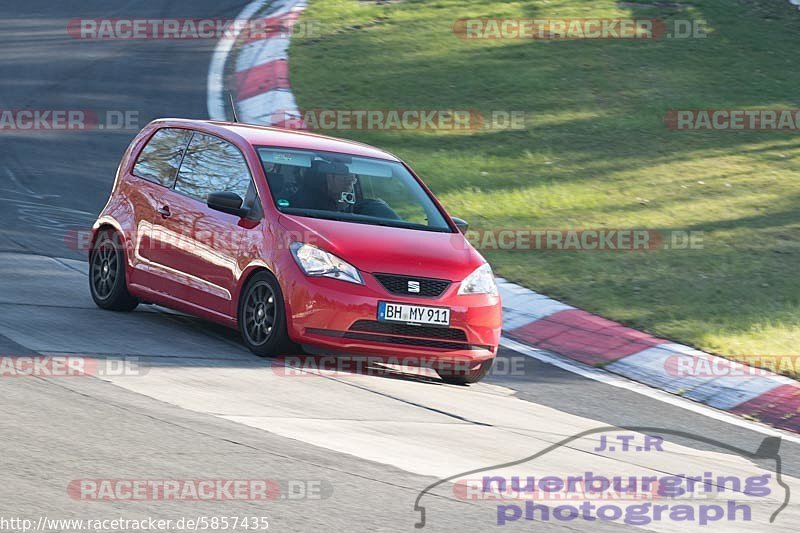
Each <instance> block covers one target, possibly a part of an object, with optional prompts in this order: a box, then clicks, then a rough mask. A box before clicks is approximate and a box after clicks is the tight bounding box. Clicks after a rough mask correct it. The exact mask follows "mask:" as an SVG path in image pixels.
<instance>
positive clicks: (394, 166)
mask: <svg viewBox="0 0 800 533" xmlns="http://www.w3.org/2000/svg"><path fill="white" fill-rule="evenodd" d="M258 153H259V156H260V158H261V163H262V165H263V166H264V173H265V174H266V176H267V182H268V183H269V188H270V191H272V199H273V201H274V202H275V205H276V206H277V208H278V210H280V211H281V212H282V213H286V214H289V215H299V216H305V217H313V218H325V219H331V220H340V221H345V222H354V223H359V224H372V225H376V226H391V227H398V228H408V229H417V230H425V231H439V232H448V233H449V232H452V231H453V230H452V229H451V228H450V226H449V225H448V223H447V222H446V220H445V218H444V216H443V215H442V213H441V212H440V211H439V209H438V208H437V207H436V205H435V204H434V203H433V200H431V198H430V196H429V195H428V194H427V192H426V191H425V190H424V189H423V188H422V187H421V186H420V184H419V182H417V180H416V179H415V178H414V176H412V175H411V173H410V172H409V171H408V170H407V169H406V168H405V167H404V166H403V165H402V164H400V163H397V162H394V161H384V160H380V159H371V158H365V157H356V156H350V155H346V154H336V153H330V152H318V151H312V150H294V149H282V148H259V149H258Z"/></svg>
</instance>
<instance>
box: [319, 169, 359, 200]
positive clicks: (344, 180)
mask: <svg viewBox="0 0 800 533" xmlns="http://www.w3.org/2000/svg"><path fill="white" fill-rule="evenodd" d="M325 181H326V182H327V184H328V192H329V193H330V194H331V196H332V197H333V198H335V199H337V200H338V199H339V198H340V197H341V196H342V193H343V192H351V191H352V190H353V186H354V185H355V183H356V177H355V176H354V175H352V174H325Z"/></svg>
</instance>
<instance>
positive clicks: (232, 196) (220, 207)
mask: <svg viewBox="0 0 800 533" xmlns="http://www.w3.org/2000/svg"><path fill="white" fill-rule="evenodd" d="M242 203H244V200H242V197H241V196H239V195H238V194H236V193H234V192H212V193H211V194H209V195H208V199H207V200H206V205H208V207H210V208H211V209H214V210H215V211H222V212H223V213H228V214H229V215H236V216H237V217H240V218H244V217H246V216H247V214H248V212H249V211H248V210H247V209H242Z"/></svg>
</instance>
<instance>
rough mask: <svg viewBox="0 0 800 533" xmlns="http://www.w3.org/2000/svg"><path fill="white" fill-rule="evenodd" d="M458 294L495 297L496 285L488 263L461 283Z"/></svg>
mask: <svg viewBox="0 0 800 533" xmlns="http://www.w3.org/2000/svg"><path fill="white" fill-rule="evenodd" d="M458 294H459V295H461V294H491V295H492V296H497V283H495V281H494V273H493V272H492V267H490V266H489V263H484V264H482V265H481V266H479V267H478V268H476V269H475V271H474V272H473V273H472V274H470V275H469V276H467V278H466V279H465V280H464V281H462V282H461V288H460V289H458Z"/></svg>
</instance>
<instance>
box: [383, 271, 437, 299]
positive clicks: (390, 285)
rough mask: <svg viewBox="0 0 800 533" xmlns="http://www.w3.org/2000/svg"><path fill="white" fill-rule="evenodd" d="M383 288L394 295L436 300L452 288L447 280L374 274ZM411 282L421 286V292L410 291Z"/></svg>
mask: <svg viewBox="0 0 800 533" xmlns="http://www.w3.org/2000/svg"><path fill="white" fill-rule="evenodd" d="M374 276H375V279H377V280H378V281H379V282H380V283H381V285H383V287H384V288H385V289H386V290H387V291H389V292H390V293H392V294H400V295H403V296H425V297H428V298H435V297H437V296H441V295H442V294H443V293H444V291H446V290H447V288H448V287H449V286H450V283H451V282H450V281H448V280H446V279H432V278H420V277H416V276H399V275H397V274H374ZM409 282H412V285H416V284H417V283H418V284H419V292H416V291H413V290H409Z"/></svg>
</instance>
